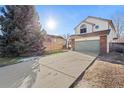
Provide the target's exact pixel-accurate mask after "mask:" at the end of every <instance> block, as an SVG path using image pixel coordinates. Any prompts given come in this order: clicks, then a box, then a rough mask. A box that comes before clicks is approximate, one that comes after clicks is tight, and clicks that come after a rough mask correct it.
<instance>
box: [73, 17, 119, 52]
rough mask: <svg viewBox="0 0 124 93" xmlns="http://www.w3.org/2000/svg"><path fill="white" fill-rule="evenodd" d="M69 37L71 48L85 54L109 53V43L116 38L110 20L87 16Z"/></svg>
mask: <svg viewBox="0 0 124 93" xmlns="http://www.w3.org/2000/svg"><path fill="white" fill-rule="evenodd" d="M74 30H75V34H74V35H71V40H72V48H73V49H74V50H76V51H80V52H83V53H86V54H103V53H108V52H109V43H110V42H112V41H113V40H114V39H116V38H117V34H116V29H115V27H114V24H113V22H112V20H108V19H103V18H99V17H93V16H88V17H87V18H86V19H84V20H83V21H81V22H80V23H79V24H78V25H77V26H76V27H75V28H74Z"/></svg>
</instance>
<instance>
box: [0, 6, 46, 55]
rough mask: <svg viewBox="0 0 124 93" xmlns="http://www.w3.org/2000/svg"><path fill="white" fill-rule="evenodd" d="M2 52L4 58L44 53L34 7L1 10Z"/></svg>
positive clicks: (0, 38) (0, 44)
mask: <svg viewBox="0 0 124 93" xmlns="http://www.w3.org/2000/svg"><path fill="white" fill-rule="evenodd" d="M1 13H2V15H1V16H0V25H1V31H2V34H3V35H1V36H0V52H1V55H3V56H31V55H40V54H42V53H43V49H44V47H43V44H42V41H43V35H42V33H41V32H40V28H41V27H40V23H39V18H38V14H37V13H36V10H35V7H34V6H24V5H20V6H19V5H12V6H5V7H2V8H1Z"/></svg>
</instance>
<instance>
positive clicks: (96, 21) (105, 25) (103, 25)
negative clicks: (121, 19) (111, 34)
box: [86, 18, 108, 32]
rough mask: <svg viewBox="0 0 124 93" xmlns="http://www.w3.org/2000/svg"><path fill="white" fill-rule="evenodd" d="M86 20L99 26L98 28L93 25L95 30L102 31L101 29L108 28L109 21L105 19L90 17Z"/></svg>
mask: <svg viewBox="0 0 124 93" xmlns="http://www.w3.org/2000/svg"><path fill="white" fill-rule="evenodd" d="M86 21H88V22H91V23H94V24H95V26H96V25H98V26H99V28H98V29H96V28H95V26H94V27H93V31H94V32H95V31H100V30H107V29H108V22H107V21H103V20H99V19H95V18H88V19H86Z"/></svg>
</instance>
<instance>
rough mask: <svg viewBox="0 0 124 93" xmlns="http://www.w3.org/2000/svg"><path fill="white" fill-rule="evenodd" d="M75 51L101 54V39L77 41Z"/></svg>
mask: <svg viewBox="0 0 124 93" xmlns="http://www.w3.org/2000/svg"><path fill="white" fill-rule="evenodd" d="M75 51H78V52H81V53H85V54H88V55H92V56H96V55H98V54H99V40H86V41H76V42H75Z"/></svg>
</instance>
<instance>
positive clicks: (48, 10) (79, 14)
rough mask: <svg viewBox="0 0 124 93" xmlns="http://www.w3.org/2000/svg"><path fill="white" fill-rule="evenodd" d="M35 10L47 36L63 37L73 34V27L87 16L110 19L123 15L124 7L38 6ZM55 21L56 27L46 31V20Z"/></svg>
mask: <svg viewBox="0 0 124 93" xmlns="http://www.w3.org/2000/svg"><path fill="white" fill-rule="evenodd" d="M36 10H37V12H38V14H39V17H40V22H41V24H42V28H44V29H45V30H46V31H47V33H48V34H55V35H64V34H68V33H69V34H74V27H75V26H76V25H78V24H79V23H80V22H81V21H82V20H83V19H85V18H86V17H87V16H97V17H102V18H107V19H112V16H113V15H116V14H119V13H121V14H122V13H123V14H124V6H117V5H115V6H114V5H113V6H100V5H99V6H95V5H81V6H79V5H68V6H66V5H39V6H36ZM49 18H51V19H53V20H54V21H55V23H56V27H55V28H54V29H52V30H51V29H48V28H47V27H46V25H47V21H48V19H49Z"/></svg>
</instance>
